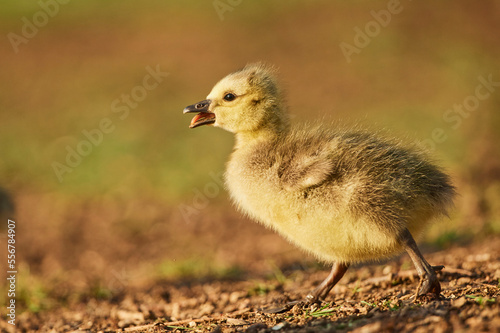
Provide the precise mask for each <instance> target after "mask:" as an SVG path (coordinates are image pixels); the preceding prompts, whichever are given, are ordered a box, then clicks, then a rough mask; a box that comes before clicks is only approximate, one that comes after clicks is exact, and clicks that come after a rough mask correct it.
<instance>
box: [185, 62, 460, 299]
mask: <svg viewBox="0 0 500 333" xmlns="http://www.w3.org/2000/svg"><path fill="white" fill-rule="evenodd" d="M191 112H194V113H197V115H196V116H195V117H194V118H193V119H192V121H191V125H190V127H191V128H195V127H198V126H201V125H208V124H211V125H214V126H216V127H221V128H223V129H225V130H228V131H230V132H233V133H235V135H236V144H235V149H234V151H233V153H232V155H231V158H230V160H229V162H228V164H227V171H226V173H225V182H226V186H227V188H228V190H229V193H230V196H231V198H232V200H233V201H234V203H235V204H236V206H237V207H238V208H239V209H240V210H242V211H243V212H245V213H246V214H248V215H249V216H251V217H252V218H254V219H256V220H257V221H259V222H261V223H263V224H264V225H266V226H267V227H270V228H272V229H274V230H276V231H277V232H279V233H280V234H282V235H283V236H284V237H285V238H287V239H288V240H290V241H291V242H292V243H294V244H296V245H298V246H299V247H301V248H303V249H305V250H306V251H308V252H310V253H312V254H314V255H315V256H316V257H318V258H319V259H321V260H324V261H328V262H331V263H333V268H332V271H331V273H330V275H329V276H328V277H327V279H326V280H325V281H323V283H321V284H320V285H319V287H318V288H316V289H315V290H314V291H313V292H312V293H311V294H310V295H308V297H307V299H308V300H309V301H311V302H313V301H317V300H318V299H320V298H323V297H325V296H326V295H327V294H328V293H329V291H330V290H331V289H332V287H333V286H334V285H335V284H336V283H337V282H338V281H339V280H340V278H342V276H343V275H344V273H345V272H346V270H347V269H348V267H349V265H350V264H351V263H356V262H361V261H366V260H376V259H380V258H385V257H389V256H393V255H395V254H397V253H400V252H402V251H403V250H405V251H406V252H407V253H408V254H409V256H410V258H411V259H412V261H413V263H414V265H415V267H416V269H417V272H418V274H419V276H420V284H419V287H418V288H417V294H416V295H417V296H418V295H421V294H426V293H434V294H436V295H439V293H440V291H441V286H440V284H439V280H438V278H437V276H436V273H435V271H437V270H439V269H442V266H437V267H432V266H430V265H429V264H428V263H427V261H426V260H425V259H424V257H423V256H422V254H421V253H420V251H419V249H418V247H417V245H416V243H415V241H414V239H413V237H412V235H419V234H421V232H422V231H423V230H424V229H425V227H426V225H428V223H429V222H430V221H431V220H432V219H433V218H434V217H437V216H439V215H441V214H446V212H447V209H448V208H449V207H450V206H451V205H452V200H453V196H454V193H455V191H454V187H453V186H452V185H451V184H450V180H449V177H448V176H447V175H446V174H444V173H443V172H441V171H440V170H439V169H438V168H437V167H436V166H435V165H433V164H432V163H431V162H429V161H427V159H426V158H425V157H424V155H423V154H422V153H421V152H419V151H417V150H416V149H414V148H412V149H410V148H405V147H403V146H402V145H400V144H398V143H396V144H394V143H391V142H389V141H387V140H384V139H381V138H378V137H376V136H374V135H372V134H369V133H365V132H348V131H338V130H337V131H336V130H332V129H328V128H325V127H322V126H318V127H316V128H312V129H300V128H295V127H291V126H290V125H289V121H288V116H287V113H286V110H285V105H284V103H283V99H282V96H281V92H280V90H279V88H278V86H277V83H276V79H275V77H274V71H273V70H272V69H271V68H269V67H267V66H265V65H262V64H251V65H247V66H246V67H245V68H243V69H241V70H239V71H237V72H234V73H232V74H229V75H228V76H226V77H225V78H223V79H222V80H221V81H219V82H218V83H217V84H216V85H215V86H214V88H213V89H212V91H211V92H210V94H209V95H208V97H207V99H206V100H203V101H201V102H199V103H196V104H193V105H190V106H188V107H186V108H185V109H184V113H191Z"/></svg>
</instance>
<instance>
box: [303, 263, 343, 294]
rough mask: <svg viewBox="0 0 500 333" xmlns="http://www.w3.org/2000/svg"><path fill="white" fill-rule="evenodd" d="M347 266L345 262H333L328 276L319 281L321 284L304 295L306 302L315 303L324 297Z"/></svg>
mask: <svg viewBox="0 0 500 333" xmlns="http://www.w3.org/2000/svg"><path fill="white" fill-rule="evenodd" d="M348 268H349V264H346V263H337V262H336V263H334V264H333V267H332V270H331V272H330V274H329V275H328V277H327V278H326V279H325V280H324V281H323V282H321V284H320V285H319V286H318V287H317V288H316V289H314V290H313V291H312V292H311V293H310V294H309V295H307V296H306V301H307V302H308V303H315V302H317V301H318V300H320V299H321V298H325V297H326V295H328V293H329V292H330V290H332V288H333V287H334V286H335V285H336V284H337V282H339V280H340V279H341V278H342V277H343V276H344V273H345V272H346V271H347V269H348Z"/></svg>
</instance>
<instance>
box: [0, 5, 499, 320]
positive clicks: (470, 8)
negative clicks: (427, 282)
mask: <svg viewBox="0 0 500 333" xmlns="http://www.w3.org/2000/svg"><path fill="white" fill-rule="evenodd" d="M390 3H393V2H388V1H367V0H359V1H351V2H346V1H326V0H325V1H320V0H317V1H307V2H306V1H244V0H242V1H229V0H220V1H218V0H217V1H206V2H201V1H200V2H195V1H182V2H180V1H179V2H173V1H144V2H140V3H139V2H133V1H114V0H113V1H106V2H102V1H94V0H88V1H84V2H83V1H71V2H68V3H67V4H62V3H58V2H57V1H56V0H52V1H49V0H46V1H40V2H34V1H26V0H18V1H13V0H6V1H4V2H3V5H2V11H1V12H0V31H1V35H2V36H3V39H2V47H1V48H0V70H1V75H0V149H1V150H0V151H1V159H0V179H1V184H0V186H1V187H3V188H4V189H5V190H6V191H8V192H9V193H10V194H11V195H12V197H13V201H14V203H15V206H16V211H15V214H14V215H11V216H14V219H15V220H16V221H17V223H18V230H17V232H18V233H17V244H18V257H17V259H18V263H19V267H20V268H19V270H20V271H21V273H20V277H21V285H24V287H23V290H24V291H25V292H26V295H25V296H23V297H24V298H23V302H25V305H26V307H28V308H30V309H31V310H33V311H38V310H40V309H43V308H44V307H50V304H49V303H50V302H49V301H47V299H51V297H52V298H53V299H60V298H64V299H68V298H71V295H74V294H75V293H90V294H92V295H107V294H109V293H113V291H114V289H116V285H117V283H116V281H119V282H120V283H121V285H123V286H126V285H128V284H129V283H132V282H133V281H136V280H140V279H148V278H150V277H159V278H178V277H181V276H187V275H197V276H203V275H204V274H212V275H215V276H219V275H220V274H223V275H224V274H233V273H234V272H238V271H239V270H243V271H250V270H252V269H255V270H258V269H259V268H262V267H264V268H263V269H266V267H271V266H272V267H274V266H273V265H275V264H278V265H281V264H284V263H286V262H293V261H297V260H298V261H300V260H304V261H307V260H309V261H311V260H313V259H312V258H310V257H307V256H305V255H303V254H302V253H301V252H299V251H297V250H295V249H294V248H293V247H292V246H290V245H288V244H287V243H286V242H285V241H283V240H281V239H280V238H279V237H278V236H276V235H274V234H273V233H272V232H270V231H267V230H264V229H263V228H261V227H260V226H258V225H257V224H254V223H253V222H249V221H247V220H246V219H245V217H243V216H241V215H239V214H238V213H236V212H234V209H233V208H231V207H230V204H229V202H228V198H227V195H226V193H225V192H224V190H223V187H222V185H221V183H220V174H221V172H222V171H223V170H224V163H225V161H226V160H227V158H228V155H229V153H230V151H231V149H232V144H233V138H232V135H231V134H229V133H226V132H223V131H221V130H219V129H214V128H210V127H203V128H199V129H196V130H189V129H188V125H189V122H190V117H189V116H186V115H183V114H182V109H183V108H184V107H185V106H186V105H189V104H192V103H195V102H197V101H199V100H202V99H204V98H205V96H206V95H207V94H208V92H209V91H210V90H211V87H212V86H213V84H215V83H216V82H217V81H218V80H219V79H220V78H222V77H223V76H224V75H226V74H227V73H229V72H231V71H233V70H235V69H238V68H240V67H242V66H244V65H245V64H246V63H249V62H254V61H265V62H268V63H271V64H274V65H276V66H277V67H278V68H279V69H280V78H281V81H282V83H283V85H284V87H285V89H286V93H287V100H288V104H289V106H290V112H291V114H292V115H293V120H294V121H295V122H303V121H308V120H314V119H321V120H323V121H336V120H342V121H343V122H348V123H353V124H357V123H360V124H361V125H362V126H367V127H370V128H374V129H383V130H387V131H389V132H390V133H391V135H394V136H398V137H403V138H405V139H406V140H408V141H415V140H418V141H421V142H422V143H423V144H425V145H426V146H429V147H431V146H432V147H433V148H434V149H433V154H434V156H435V158H436V159H437V160H438V161H439V163H440V164H441V165H443V166H444V167H445V168H446V169H447V170H448V171H449V173H450V174H451V175H452V177H453V180H454V183H455V184H456V186H457V187H458V192H459V193H460V196H459V197H458V199H457V209H456V211H454V212H453V214H452V215H451V218H450V219H449V220H444V221H441V222H439V223H438V224H436V225H435V226H433V227H432V228H431V230H430V231H429V233H427V236H426V238H425V240H426V241H427V242H428V243H430V244H434V245H435V246H440V247H446V246H451V245H453V244H456V243H457V242H458V243H459V242H463V241H473V240H477V239H481V237H484V236H485V235H488V234H491V233H499V232H500V148H499V145H498V142H499V138H500V131H499V128H500V113H499V111H500V66H499V64H500V62H499V59H500V43H499V40H498V32H499V31H500V4H499V3H498V2H496V1H481V2H469V1H439V2H419V1H401V2H399V5H397V6H396V7H395V8H396V9H394V10H393V13H392V14H390V16H387V13H390V11H389V10H390V9H391V8H392V7H391V5H390ZM388 6H389V7H390V8H389V9H388ZM384 15H385V16H384ZM376 18H378V19H379V21H377V19H376ZM380 20H382V21H380ZM359 31H362V33H361V34H364V35H365V36H364V37H363V36H361V35H360V33H359ZM343 43H344V44H343ZM346 44H349V45H350V46H351V47H356V52H354V53H352V54H350V56H349V57H346V55H345V52H343V50H342V47H341V45H344V47H345V45H346ZM356 45H357V46H356ZM360 45H362V46H360ZM348 58H349V59H348ZM147 68H150V70H148V69H147ZM151 69H156V70H159V71H161V72H162V73H168V75H167V74H162V76H160V77H161V82H158V84H157V85H156V86H155V87H154V88H151V87H152V84H153V83H154V80H150V79H147V80H148V81H147V82H149V84H150V85H149V87H150V88H151V89H149V88H148V89H144V88H141V87H143V86H144V79H145V77H147V75H149V73H150V71H151ZM480 78H484V79H486V80H487V79H488V78H490V80H492V81H493V82H496V83H494V84H493V85H491V86H490V87H489V88H490V90H488V88H486V87H482V88H477V87H478V86H479V85H481V79H480ZM495 84H496V85H495ZM477 89H480V92H481V93H483V95H482V96H485V94H487V96H486V97H484V98H481V99H477V98H476V100H477V101H478V103H476V104H477V105H476V104H474V103H475V100H474V96H475V94H477ZM126 95H129V96H132V97H131V101H129V103H130V104H127V101H126V98H127V97H126ZM133 96H135V97H133ZM471 96H472V97H471ZM124 98H125V99H124ZM464 103H466V105H465V106H463V107H462V108H463V109H464V110H465V111H464V112H463V113H462V114H460V113H457V112H456V111H453V110H454V107H455V106H456V105H458V106H460V105H464ZM467 103H472V104H467ZM471 105H472V106H471ZM120 108H121V109H120ZM467 108H468V109H470V111H468V109H467ZM450 110H451V111H450ZM455 110H456V109H455ZM116 111H118V112H116ZM125 115H126V117H125ZM446 117H448V118H446ZM449 117H453V118H452V120H451V118H449ZM122 118H123V119H122ZM103 119H104V121H105V122H106V121H107V122H108V125H107V127H106V128H108V133H102V138H100V136H99V135H98V134H95V133H96V129H98V128H99V126H101V125H100V124H101V123H102V121H103ZM106 119H107V120H106ZM446 119H448V121H447V120H446ZM88 132H91V133H94V135H95V136H94V140H95V142H98V144H88V143H87V144H85V143H83V142H84V141H89V139H88V138H87V137H86V136H85V133H88ZM436 133H437V134H436ZM68 149H69V150H70V151H72V150H76V151H78V149H81V150H82V151H84V152H85V155H86V156H80V158H77V157H73V160H72V161H73V163H74V164H75V165H76V166H74V167H71V166H68V163H67V161H66V159H67V158H68ZM70 159H71V158H70ZM57 163H59V164H57ZM61 165H66V167H67V168H66V169H64V168H63V169H61ZM55 168H56V169H58V170H59V176H58V175H57V173H58V172H56V171H55ZM61 170H64V171H61ZM2 224H6V220H5V219H4V221H3V222H2ZM2 227H3V226H2ZM0 230H1V232H2V238H3V239H5V234H4V229H0ZM2 244H4V242H3V241H2ZM2 247H3V246H2ZM2 251H4V249H2ZM2 260H3V259H2ZM268 260H272V262H273V263H272V264H269V262H268ZM266 265H267V266H266ZM2 267H3V266H2ZM117 272H120V274H119V275H120V278H117V277H116V276H117ZM122 272H125V273H122ZM4 273H5V272H2V273H0V274H4ZM56 283H57V286H65V287H58V288H57V291H56V288H55V287H51V286H53V285H55V284H56ZM77 291H78V292H77ZM37 293H38V294H37ZM36 295H42V296H36ZM49 296H51V297H49ZM58 297H59V298H58ZM42 299H43V300H44V301H42ZM47 302H49V303H47Z"/></svg>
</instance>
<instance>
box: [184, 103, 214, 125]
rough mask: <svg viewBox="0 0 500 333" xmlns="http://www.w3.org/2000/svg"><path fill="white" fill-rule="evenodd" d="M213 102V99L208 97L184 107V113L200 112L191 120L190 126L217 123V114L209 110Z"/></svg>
mask: <svg viewBox="0 0 500 333" xmlns="http://www.w3.org/2000/svg"><path fill="white" fill-rule="evenodd" d="M211 102H212V101H211V100H209V99H206V100H204V101H201V102H198V103H196V104H193V105H189V106H186V107H185V108H184V111H183V113H198V114H197V115H196V116H194V117H193V119H192V120H191V124H190V125H189V128H195V127H198V126H201V125H210V124H213V123H215V114H214V113H213V112H210V111H209V110H208V107H209V106H210V103H211Z"/></svg>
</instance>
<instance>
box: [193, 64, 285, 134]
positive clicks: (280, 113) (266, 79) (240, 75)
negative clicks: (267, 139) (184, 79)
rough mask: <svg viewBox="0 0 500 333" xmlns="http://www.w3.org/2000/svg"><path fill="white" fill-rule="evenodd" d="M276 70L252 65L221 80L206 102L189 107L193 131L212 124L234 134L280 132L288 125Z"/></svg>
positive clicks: (261, 65)
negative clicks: (193, 113) (275, 75)
mask: <svg viewBox="0 0 500 333" xmlns="http://www.w3.org/2000/svg"><path fill="white" fill-rule="evenodd" d="M274 72H275V71H274V69H273V68H271V67H268V66H265V65H263V64H260V63H257V64H250V65H247V66H246V67H244V68H243V69H241V70H239V71H236V72H234V73H231V74H229V75H227V76H226V77H225V78H223V79H222V80H220V81H219V82H218V83H217V84H216V85H215V86H214V87H213V89H212V91H211V92H210V94H208V96H207V99H206V100H204V101H201V102H199V103H196V104H193V105H190V106H188V107H186V108H185V109H184V113H188V112H197V113H198V114H197V115H196V116H195V117H194V118H193V120H192V121H191V125H190V127H191V128H194V127H198V126H201V125H208V124H213V125H214V126H217V127H220V128H223V129H225V130H227V131H230V132H233V133H256V132H259V131H262V130H267V131H268V130H272V131H281V130H283V129H284V128H286V127H287V125H288V117H287V115H286V113H285V110H284V107H283V101H282V98H281V93H280V91H279V88H278V86H277V83H276V79H275V77H274Z"/></svg>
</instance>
